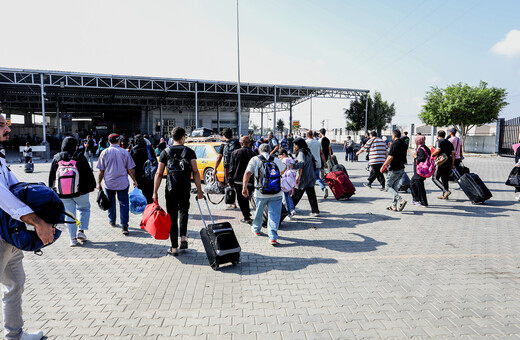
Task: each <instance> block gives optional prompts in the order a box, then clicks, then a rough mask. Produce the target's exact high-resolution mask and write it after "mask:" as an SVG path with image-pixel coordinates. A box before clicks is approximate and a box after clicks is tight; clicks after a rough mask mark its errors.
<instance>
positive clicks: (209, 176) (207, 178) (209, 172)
mask: <svg viewBox="0 0 520 340" xmlns="http://www.w3.org/2000/svg"><path fill="white" fill-rule="evenodd" d="M203 177H204V184H208V183H212V182H213V168H206V169H205V170H204V175H203Z"/></svg>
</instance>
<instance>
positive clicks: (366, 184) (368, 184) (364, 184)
mask: <svg viewBox="0 0 520 340" xmlns="http://www.w3.org/2000/svg"><path fill="white" fill-rule="evenodd" d="M363 186H364V187H367V188H370V189H371V188H372V184H370V183H363Z"/></svg>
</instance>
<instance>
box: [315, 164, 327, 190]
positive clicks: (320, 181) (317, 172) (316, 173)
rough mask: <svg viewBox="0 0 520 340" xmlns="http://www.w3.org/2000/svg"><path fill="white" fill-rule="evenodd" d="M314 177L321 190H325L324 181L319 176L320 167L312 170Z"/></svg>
mask: <svg viewBox="0 0 520 340" xmlns="http://www.w3.org/2000/svg"><path fill="white" fill-rule="evenodd" d="M314 177H315V178H316V183H318V185H319V186H320V189H321V191H324V190H325V182H323V179H322V178H321V169H316V170H315V171H314Z"/></svg>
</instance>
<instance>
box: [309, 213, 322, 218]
mask: <svg viewBox="0 0 520 340" xmlns="http://www.w3.org/2000/svg"><path fill="white" fill-rule="evenodd" d="M310 216H311V217H319V216H320V213H311V214H310Z"/></svg>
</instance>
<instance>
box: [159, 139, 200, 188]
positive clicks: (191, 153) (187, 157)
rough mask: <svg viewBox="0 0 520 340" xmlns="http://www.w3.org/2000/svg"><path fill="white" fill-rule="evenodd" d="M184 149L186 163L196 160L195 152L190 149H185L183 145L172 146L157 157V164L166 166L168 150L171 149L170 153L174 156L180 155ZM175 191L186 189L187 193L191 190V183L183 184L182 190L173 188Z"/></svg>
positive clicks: (168, 156)
mask: <svg viewBox="0 0 520 340" xmlns="http://www.w3.org/2000/svg"><path fill="white" fill-rule="evenodd" d="M184 148H186V155H185V157H184V159H185V160H186V161H188V163H191V160H192V159H197V156H196V155H195V151H193V150H192V149H190V148H189V147H187V146H186V147H185V146H184V145H174V146H170V147H169V148H166V149H164V150H163V151H162V152H161V154H160V155H159V162H161V163H163V164H165V165H166V166H168V160H169V159H170V155H169V154H168V149H171V150H172V153H173V154H174V155H179V156H180V155H181V154H182V152H183V150H184ZM175 189H187V190H188V191H189V190H190V189H191V182H190V181H186V182H185V186H184V187H182V188H175Z"/></svg>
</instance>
